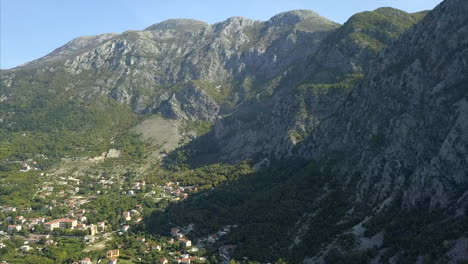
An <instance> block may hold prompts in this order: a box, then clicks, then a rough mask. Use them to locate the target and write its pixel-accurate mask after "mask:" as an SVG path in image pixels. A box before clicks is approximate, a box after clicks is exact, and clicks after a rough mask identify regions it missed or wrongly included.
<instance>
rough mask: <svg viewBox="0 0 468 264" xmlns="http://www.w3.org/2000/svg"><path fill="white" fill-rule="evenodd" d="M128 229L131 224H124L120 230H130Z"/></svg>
mask: <svg viewBox="0 0 468 264" xmlns="http://www.w3.org/2000/svg"><path fill="white" fill-rule="evenodd" d="M128 229H130V226H129V225H123V226H122V227H121V228H120V230H121V231H123V232H125V231H128Z"/></svg>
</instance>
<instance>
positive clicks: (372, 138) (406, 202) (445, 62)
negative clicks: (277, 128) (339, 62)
mask: <svg viewBox="0 0 468 264" xmlns="http://www.w3.org/2000/svg"><path fill="white" fill-rule="evenodd" d="M467 11H468V4H467V3H466V2H465V1H457V0H451V1H445V2H444V3H442V4H441V5H440V6H439V7H438V8H437V9H436V10H434V11H433V12H431V13H430V14H429V15H428V16H427V17H426V18H425V19H424V20H423V21H422V22H421V23H420V24H418V25H417V26H416V27H415V28H414V29H412V30H411V31H410V32H408V33H407V34H405V35H404V36H403V37H402V38H401V39H400V40H399V41H398V42H397V43H395V44H394V45H393V46H392V47H390V48H388V49H386V50H385V51H384V52H382V53H381V54H380V55H379V57H378V59H377V60H376V61H375V62H374V63H373V64H371V66H370V68H369V70H368V71H367V73H366V77H365V79H364V81H363V82H362V84H361V85H359V86H358V87H357V88H356V89H354V90H353V91H352V92H351V94H350V97H349V98H348V99H347V100H346V103H345V104H344V106H343V108H342V109H341V110H340V111H338V112H337V113H336V115H335V116H333V117H332V118H330V119H329V120H327V121H325V122H323V123H322V124H321V126H320V129H319V130H317V132H316V133H313V135H312V136H311V138H310V139H308V142H307V144H306V145H307V146H306V147H304V149H303V153H304V154H306V155H307V156H308V157H311V158H314V159H317V160H321V161H323V162H326V161H327V160H330V161H331V159H332V158H335V160H334V161H333V162H334V163H333V164H334V165H333V170H334V171H336V172H337V173H339V174H342V175H344V176H348V177H349V176H351V175H352V174H353V173H358V174H360V175H361V177H360V178H361V180H360V184H359V192H358V193H357V194H356V200H357V201H361V202H365V203H369V204H372V206H375V207H378V206H380V205H382V204H383V203H386V202H389V201H390V200H394V199H396V198H397V196H398V195H403V202H402V207H411V206H415V205H417V204H427V205H429V206H430V207H431V208H437V207H448V206H453V205H454V203H453V201H454V200H456V199H458V198H460V197H462V196H464V195H465V194H466V193H465V191H466V188H464V187H462V186H465V187H466V184H467V180H468V178H466V175H467V173H468V166H467V161H468V155H467V154H468V153H467V152H466V151H467V147H468V141H467V135H468V123H467V122H466V120H467V118H468V116H467V106H468V105H467V95H468V93H467V92H468V86H467V85H468V84H467V76H468V67H467V64H468V60H467V58H468V57H467V54H468V49H467V45H466V44H467V43H468V34H467V33H468V24H467V22H468V16H467V15H466V14H467ZM337 156H341V157H343V159H341V160H337V159H336V158H337ZM344 157H345V158H344ZM459 202H461V201H459Z"/></svg>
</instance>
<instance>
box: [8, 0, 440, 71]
mask: <svg viewBox="0 0 468 264" xmlns="http://www.w3.org/2000/svg"><path fill="white" fill-rule="evenodd" d="M440 2H441V0H325V1H323V0H229V1H228V0H165V1H161V0H0V7H1V10H0V13H1V17H0V30H1V31H0V57H1V58H0V68H1V69H8V68H12V67H15V66H18V65H20V64H23V63H25V62H27V61H31V60H34V59H37V58H39V57H42V56H44V55H46V54H47V53H49V52H51V51H52V50H54V49H55V48H57V47H59V46H61V45H63V44H65V43H66V42H68V41H69V40H71V39H73V38H75V37H78V36H82V35H95V34H100V33H108V32H116V33H121V32H123V31H125V30H129V29H136V30H140V29H144V28H146V27H148V26H149V25H151V24H154V23H157V22H160V21H163V20H165V19H168V18H195V19H199V20H203V21H206V22H209V23H215V22H219V21H223V20H225V19H227V18H228V17H231V16H244V17H248V18H251V19H256V20H268V19H269V18H270V17H272V16H273V15H275V14H277V13H280V12H283V11H288V10H293V9H311V10H314V11H316V12H318V13H319V14H321V15H322V16H324V17H327V18H329V19H331V20H333V21H336V22H338V23H344V22H345V21H346V20H347V19H348V18H349V17H350V16H351V15H353V14H355V13H357V12H361V11H366V10H374V9H376V8H378V7H383V6H391V7H395V8H399V9H402V10H405V11H407V12H416V11H421V10H427V9H432V8H434V7H435V6H436V5H437V4H439V3H440Z"/></svg>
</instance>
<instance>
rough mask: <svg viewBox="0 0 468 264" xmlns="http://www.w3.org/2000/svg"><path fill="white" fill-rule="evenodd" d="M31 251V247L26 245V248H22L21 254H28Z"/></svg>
mask: <svg viewBox="0 0 468 264" xmlns="http://www.w3.org/2000/svg"><path fill="white" fill-rule="evenodd" d="M29 250H31V247H30V246H28V245H24V246H22V247H21V252H27V251H29Z"/></svg>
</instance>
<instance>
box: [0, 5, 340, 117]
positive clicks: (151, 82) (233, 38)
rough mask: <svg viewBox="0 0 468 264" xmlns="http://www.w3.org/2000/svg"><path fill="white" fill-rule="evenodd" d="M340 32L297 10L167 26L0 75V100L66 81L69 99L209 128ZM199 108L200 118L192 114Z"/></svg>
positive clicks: (92, 40) (85, 43)
mask: <svg viewBox="0 0 468 264" xmlns="http://www.w3.org/2000/svg"><path fill="white" fill-rule="evenodd" d="M337 27H338V24H336V23H334V22H331V21H330V20H328V19H326V18H323V17H320V16H319V15H317V14H315V13H314V12H312V11H307V10H300V11H291V12H286V13H283V14H280V15H278V16H275V17H273V18H272V19H271V20H269V21H266V22H259V21H253V20H250V19H247V18H242V17H233V18H230V19H228V20H226V21H224V22H221V23H217V24H214V25H208V24H206V23H204V22H201V21H196V20H187V19H171V20H167V21H164V22H161V23H159V24H155V25H153V26H150V27H148V28H147V29H145V30H143V31H127V32H124V33H122V34H104V35H99V36H90V37H80V38H77V39H75V40H72V41H71V42H69V43H67V44H66V45H64V46H63V47H61V48H59V49H57V50H55V51H54V52H52V53H51V54H49V55H47V56H45V57H43V58H41V59H38V60H36V61H33V62H30V63H28V64H26V65H24V66H21V67H18V68H15V69H12V70H8V71H2V80H3V86H5V87H4V89H5V90H7V91H5V92H2V96H4V97H5V98H8V99H9V100H15V97H20V96H22V95H23V94H25V93H26V92H25V91H24V90H23V89H22V88H21V87H20V86H21V85H22V84H21V82H22V81H27V82H28V81H29V82H35V81H37V79H38V75H41V78H40V79H41V80H44V81H46V82H54V81H57V79H65V81H63V80H60V82H61V83H63V84H64V85H66V86H68V87H73V89H69V90H68V92H69V93H73V92H75V94H74V95H73V96H76V97H80V98H83V97H87V96H96V95H98V96H110V97H111V98H113V99H115V100H116V101H118V102H119V103H122V104H127V105H129V106H131V107H132V109H133V111H134V112H136V113H139V114H144V113H157V112H161V113H163V114H165V113H169V115H168V117H171V118H182V117H186V116H189V117H193V118H199V117H201V119H202V120H214V119H216V118H217V117H218V112H219V109H218V108H221V110H222V111H224V112H226V111H230V109H232V108H233V107H234V106H236V105H237V104H239V103H241V102H243V101H245V100H246V99H248V98H250V97H253V96H255V94H256V93H258V92H259V91H261V90H262V89H263V87H262V86H263V84H264V83H265V82H267V81H268V80H269V79H272V78H273V77H276V76H277V75H279V74H281V73H283V72H284V71H286V70H287V69H288V68H289V67H290V66H291V65H292V64H294V63H296V62H297V61H299V60H302V59H303V58H304V57H305V56H307V55H308V54H311V53H312V52H313V51H314V50H315V49H316V46H317V43H319V42H320V41H321V40H322V39H323V38H324V37H326V36H327V35H328V33H329V32H331V31H332V30H334V29H335V28H337ZM57 72H58V73H60V74H54V73H57ZM83 79H87V80H89V81H90V82H94V83H84V82H83V81H81V80H83ZM192 80H197V81H198V82H197V83H196V84H193V83H192V82H191V81H192ZM193 87H197V89H193ZM31 88H32V89H36V90H39V89H41V88H40V87H34V85H33V86H32V87H29V89H31ZM174 100H176V101H177V102H175V101H174ZM178 104H180V106H177V107H176V108H179V110H180V111H182V112H181V113H180V114H174V113H173V112H174V111H175V109H172V110H171V111H169V112H168V110H167V109H168V105H169V109H170V108H174V107H175V105H178ZM205 105H206V107H205ZM172 106H174V107H172ZM199 107H201V108H200V111H202V113H193V111H197V108H199ZM205 108H207V109H209V110H207V109H205ZM207 115H209V116H207Z"/></svg>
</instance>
